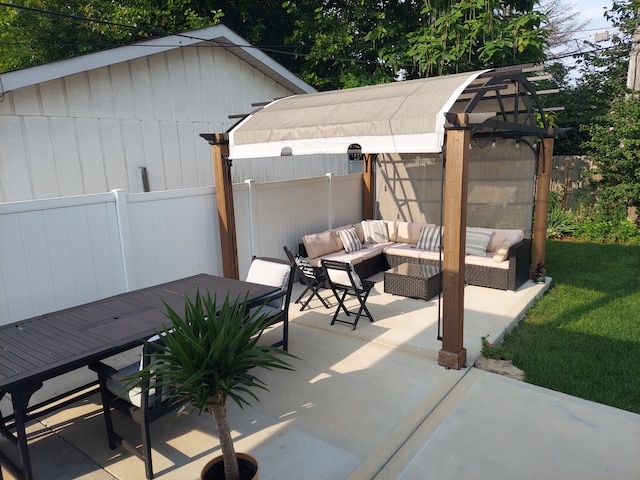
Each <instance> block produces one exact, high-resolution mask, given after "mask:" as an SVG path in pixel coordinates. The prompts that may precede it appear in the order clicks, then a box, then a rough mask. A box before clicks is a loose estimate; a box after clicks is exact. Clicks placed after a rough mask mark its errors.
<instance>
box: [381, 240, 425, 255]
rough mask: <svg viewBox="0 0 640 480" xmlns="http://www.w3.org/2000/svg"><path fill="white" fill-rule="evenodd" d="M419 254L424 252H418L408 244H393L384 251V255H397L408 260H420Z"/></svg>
mask: <svg viewBox="0 0 640 480" xmlns="http://www.w3.org/2000/svg"><path fill="white" fill-rule="evenodd" d="M421 252H424V250H420V249H419V248H416V246H415V245H412V244H410V243H394V244H392V245H389V246H388V247H386V248H385V249H384V253H386V254H388V255H398V256H401V257H408V258H420V253H421Z"/></svg>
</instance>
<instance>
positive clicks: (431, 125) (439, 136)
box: [229, 70, 487, 159]
mask: <svg viewBox="0 0 640 480" xmlns="http://www.w3.org/2000/svg"><path fill="white" fill-rule="evenodd" d="M486 71H487V70H483V71H476V72H467V73H461V74H456V75H447V76H443V77H432V78H424V79H419V80H408V81H403V82H395V83H388V84H383V85H374V86H368V87H358V88H350V89H345V90H333V91H329V92H320V93H310V94H305V95H296V96H292V97H287V98H283V99H280V100H276V101H274V102H272V103H270V104H268V105H267V106H265V107H264V108H262V109H260V110H258V111H256V112H254V113H253V114H251V115H250V116H248V117H247V118H245V119H244V120H243V121H242V122H240V123H239V124H238V125H236V126H235V127H234V128H232V129H231V130H230V132H229V154H230V155H229V156H230V158H232V159H238V158H260V157H276V156H280V155H309V154H318V153H328V154H332V153H347V150H348V148H349V145H352V144H358V145H360V147H361V153H416V152H420V153H440V152H442V149H443V143H444V125H445V115H444V114H445V113H446V112H448V111H450V110H451V108H452V106H453V104H454V103H455V102H456V100H457V99H458V97H459V96H460V94H461V93H462V92H463V91H464V89H465V88H466V87H467V86H468V85H469V84H470V83H471V82H473V81H474V80H475V79H476V78H477V77H478V76H479V75H481V74H483V73H484V72H486Z"/></svg>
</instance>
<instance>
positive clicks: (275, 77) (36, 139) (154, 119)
mask: <svg viewBox="0 0 640 480" xmlns="http://www.w3.org/2000/svg"><path fill="white" fill-rule="evenodd" d="M311 92H315V89H314V88H313V87H311V86H309V85H308V84H306V83H305V82H303V81H302V80H300V79H299V78H298V77H296V76H295V75H293V74H292V73H291V72H289V71H288V70H286V69H285V68H284V67H282V66H281V65H280V64H278V63H277V62H275V61H274V60H272V59H271V58H270V57H268V56H267V55H265V54H263V53H262V52H261V51H260V50H258V49H256V48H253V47H252V46H250V45H249V44H248V42H246V41H245V40H244V39H243V38H241V37H239V36H238V35H236V34H235V33H234V32H232V31H231V30H229V29H228V28H227V27H225V26H223V25H216V26H212V27H207V28H203V29H200V30H195V31H191V32H187V33H184V34H180V35H171V36H166V37H160V38H154V39H151V40H146V41H143V42H138V43H135V44H132V45H126V46H121V47H117V48H113V49H110V50H104V51H100V52H96V53H91V54H87V55H82V56H78V57H74V58H70V59H66V60H61V61H57V62H53V63H49V64H45V65H39V66H36V67H31V68H26V69H23V70H17V71H13V72H8V73H2V74H0V202H10V201H19V200H30V199H39V198H51V197H61V196H69V195H80V194H88V193H100V192H106V191H110V190H112V189H116V188H121V189H125V190H127V191H128V192H142V191H145V190H146V189H148V190H153V191H155V190H168V189H180V188H190V187H201V186H209V185H211V184H212V179H213V169H212V166H211V155H210V151H209V149H208V148H207V146H206V144H204V143H203V142H202V141H201V140H200V139H199V138H198V135H199V134H200V133H202V132H208V131H225V130H227V129H228V128H230V127H231V126H232V125H233V124H234V123H235V122H236V120H230V119H229V114H231V113H238V112H247V111H251V110H253V109H254V108H255V107H254V106H253V105H255V104H257V103H260V104H263V103H264V102H270V101H272V100H273V99H275V98H280V97H284V96H290V95H298V94H304V93H311Z"/></svg>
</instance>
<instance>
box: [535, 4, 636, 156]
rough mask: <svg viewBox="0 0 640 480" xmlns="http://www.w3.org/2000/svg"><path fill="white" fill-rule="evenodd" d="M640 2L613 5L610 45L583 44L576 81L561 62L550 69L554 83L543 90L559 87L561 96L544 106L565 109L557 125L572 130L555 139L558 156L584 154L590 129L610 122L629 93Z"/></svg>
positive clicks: (577, 59)
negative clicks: (614, 103) (618, 101)
mask: <svg viewBox="0 0 640 480" xmlns="http://www.w3.org/2000/svg"><path fill="white" fill-rule="evenodd" d="M634 3H635V4H637V3H639V2H637V1H636V2H614V3H613V4H612V7H611V10H608V11H606V12H605V16H607V18H608V19H610V20H611V21H612V24H613V25H614V26H616V27H617V33H615V34H614V35H612V37H611V38H610V41H609V44H608V45H606V46H601V45H599V44H596V43H593V42H588V41H587V42H584V50H585V51H584V53H581V54H578V55H575V56H574V59H575V63H576V66H575V69H577V72H575V71H574V73H576V74H575V81H572V80H571V78H570V74H571V73H572V72H570V71H569V69H568V68H567V67H566V66H565V65H563V64H562V63H560V62H555V63H553V64H551V65H549V66H547V68H546V70H547V71H548V72H549V73H551V74H552V76H553V80H552V81H551V82H549V83H548V84H546V85H541V88H559V89H560V94H558V95H553V96H552V97H549V98H546V97H543V99H542V100H543V104H544V106H546V107H549V106H558V105H562V106H564V108H565V109H564V111H561V112H556V113H555V114H554V116H555V119H554V120H555V124H554V125H555V126H557V127H569V128H571V130H570V131H569V132H568V133H566V134H564V135H561V136H559V137H558V138H557V139H556V142H555V146H554V152H555V153H556V154H557V155H585V154H587V143H586V142H588V141H589V140H590V131H589V126H590V125H593V124H598V123H602V122H603V121H608V119H607V114H608V112H609V111H610V109H611V102H612V101H613V100H614V99H615V98H617V97H618V96H620V95H623V94H624V93H625V92H626V77H627V70H628V65H629V51H630V48H631V33H632V32H633V28H634V27H633V26H634V17H635V14H634V12H635V9H634V8H635V7H634V6H633V4H634Z"/></svg>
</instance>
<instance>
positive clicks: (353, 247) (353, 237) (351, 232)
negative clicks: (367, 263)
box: [338, 227, 362, 253]
mask: <svg viewBox="0 0 640 480" xmlns="http://www.w3.org/2000/svg"><path fill="white" fill-rule="evenodd" d="M338 236H339V237H340V240H342V245H343V246H344V251H345V252H347V253H351V252H355V251H357V250H360V249H362V243H360V239H359V238H358V233H357V232H356V229H355V228H354V227H351V228H345V229H344V230H338Z"/></svg>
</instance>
